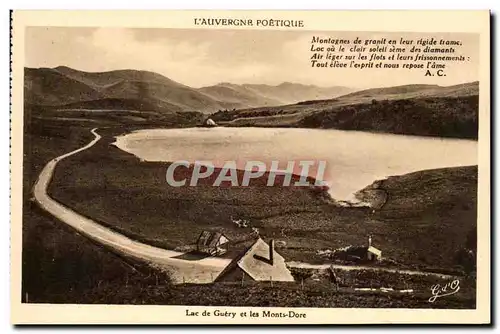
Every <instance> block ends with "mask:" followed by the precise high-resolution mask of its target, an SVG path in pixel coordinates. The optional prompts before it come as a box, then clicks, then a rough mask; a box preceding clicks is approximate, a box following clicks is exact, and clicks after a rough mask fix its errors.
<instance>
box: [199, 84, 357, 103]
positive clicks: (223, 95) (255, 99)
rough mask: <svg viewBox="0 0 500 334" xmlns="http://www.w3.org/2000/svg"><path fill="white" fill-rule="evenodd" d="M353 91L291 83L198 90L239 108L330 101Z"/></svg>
mask: <svg viewBox="0 0 500 334" xmlns="http://www.w3.org/2000/svg"><path fill="white" fill-rule="evenodd" d="M353 90H354V89H353V88H349V87H342V86H334V87H318V86H314V85H302V84H297V83H291V82H284V83H282V84H279V85H277V86H271V85H258V84H243V85H236V84H230V83H220V84H218V85H215V86H209V87H203V88H200V91H202V92H205V93H207V94H209V95H211V96H214V97H215V98H216V99H218V100H220V101H228V102H238V103H239V104H240V106H239V108H248V107H262V106H279V105H285V104H290V103H297V102H300V101H304V100H319V99H332V98H334V97H337V96H340V95H343V94H346V93H349V92H351V91H353Z"/></svg>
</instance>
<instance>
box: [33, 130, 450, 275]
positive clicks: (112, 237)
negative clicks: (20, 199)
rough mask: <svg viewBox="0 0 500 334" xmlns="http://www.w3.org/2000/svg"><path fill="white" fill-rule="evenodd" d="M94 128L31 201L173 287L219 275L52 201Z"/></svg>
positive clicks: (49, 168) (214, 266) (218, 263)
mask: <svg viewBox="0 0 500 334" xmlns="http://www.w3.org/2000/svg"><path fill="white" fill-rule="evenodd" d="M96 130H97V128H94V129H92V130H91V132H92V134H93V135H94V137H95V138H94V139H93V140H92V141H91V142H90V143H88V144H87V145H85V146H83V147H81V148H79V149H76V150H74V151H71V152H69V153H66V154H64V155H61V156H59V157H57V158H55V159H52V160H50V161H49V162H48V163H47V165H45V167H44V168H43V170H42V172H41V173H40V175H39V176H38V179H37V181H36V183H35V185H34V188H33V195H34V199H35V201H36V202H37V203H38V204H39V205H40V206H41V207H42V208H43V209H44V210H46V211H47V212H49V213H50V214H52V215H53V216H54V217H56V218H57V219H59V220H60V221H62V222H64V223H65V224H67V225H69V226H71V227H73V228H74V229H75V230H76V231H78V232H79V233H80V234H82V235H84V236H86V237H88V238H89V239H92V240H94V241H96V242H98V243H100V244H102V245H104V246H105V247H108V248H110V249H112V250H114V251H115V252H117V253H120V254H123V255H126V256H128V257H132V258H134V259H137V260H141V261H145V262H146V263H148V264H149V265H151V266H153V267H156V268H159V269H161V270H164V271H167V272H168V273H169V276H170V278H171V280H172V282H173V283H184V282H185V283H211V282H213V281H214V279H215V278H216V277H217V276H218V275H219V273H220V272H221V271H222V270H223V269H224V268H225V267H226V266H227V265H228V264H229V263H230V261H231V260H230V259H223V258H216V257H207V258H203V259H198V260H185V259H180V258H176V257H179V256H182V255H183V253H180V252H176V251H172V250H166V249H163V248H158V247H153V246H150V245H147V244H144V243H140V242H137V241H134V240H132V239H130V238H128V237H126V236H124V235H122V234H120V233H117V232H115V231H113V230H111V229H109V228H106V227H104V226H102V225H100V224H98V223H96V222H94V221H93V220H92V219H89V218H87V217H84V216H82V215H80V214H78V213H77V212H75V211H73V210H72V209H70V208H68V207H66V206H64V205H63V204H61V203H59V202H57V201H55V200H54V199H52V198H51V197H50V196H49V195H48V193H47V188H48V186H49V184H50V181H51V180H52V176H53V174H54V170H55V168H56V166H57V164H58V163H59V162H60V161H61V160H63V159H66V158H68V157H70V156H72V155H75V154H77V153H79V152H82V151H84V150H87V149H89V148H90V147H92V146H94V145H95V144H96V143H97V142H98V141H99V139H101V136H100V135H99V134H98V133H97V132H96ZM289 265H291V266H293V267H303V268H304V267H308V268H328V266H329V265H321V266H315V265H310V264H307V263H301V262H291V263H289ZM334 267H339V269H345V270H357V269H358V270H362V269H371V270H384V271H391V272H393V271H394V269H392V270H391V269H388V268H380V267H379V268H369V267H356V266H340V265H339V266H336V265H334ZM400 272H405V273H408V274H416V275H436V276H440V277H446V275H442V274H434V273H427V272H419V271H400Z"/></svg>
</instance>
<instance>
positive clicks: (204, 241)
mask: <svg viewBox="0 0 500 334" xmlns="http://www.w3.org/2000/svg"><path fill="white" fill-rule="evenodd" d="M222 236H223V234H222V233H220V232H210V231H203V232H201V234H200V236H199V237H198V240H197V241H196V243H197V244H198V245H199V246H205V247H215V245H216V244H217V241H218V240H219V239H220V238H221V237H222ZM225 238H226V239H228V238H227V237H225ZM228 240H229V239H228Z"/></svg>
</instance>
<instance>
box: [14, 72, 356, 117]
mask: <svg viewBox="0 0 500 334" xmlns="http://www.w3.org/2000/svg"><path fill="white" fill-rule="evenodd" d="M352 91H354V89H352V88H347V87H342V86H338V87H327V88H325V87H317V86H313V85H302V84H297V83H289V82H285V83H282V84H280V85H277V86H271V85H252V84H243V85H236V84H230V83H220V84H217V85H214V86H208V87H202V88H193V87H189V86H186V85H183V84H181V83H179V82H176V81H174V80H171V79H169V78H167V77H165V76H163V75H161V74H158V73H154V72H148V71H137V70H116V71H109V72H84V71H79V70H75V69H72V68H69V67H66V66H59V67H56V68H25V83H24V96H25V103H27V104H29V105H38V106H57V107H60V108H63V107H64V106H68V107H71V108H79V107H80V108H87V107H88V106H92V107H96V106H99V105H100V102H99V101H102V104H103V105H105V106H107V107H109V106H110V101H114V102H116V103H118V105H127V103H125V102H123V101H121V102H120V100H128V99H133V100H136V101H143V103H144V107H145V108H148V109H151V108H153V109H155V110H156V111H165V112H183V111H198V112H202V113H206V114H208V113H213V112H216V111H218V110H226V109H242V108H251V107H261V106H278V105H284V104H293V103H297V102H300V101H304V100H311V99H326V98H334V97H337V96H340V95H343V94H346V93H350V92H352ZM118 105H117V106H118ZM134 105H135V104H134Z"/></svg>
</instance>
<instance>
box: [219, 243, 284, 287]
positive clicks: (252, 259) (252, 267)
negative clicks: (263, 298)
mask: <svg viewBox="0 0 500 334" xmlns="http://www.w3.org/2000/svg"><path fill="white" fill-rule="evenodd" d="M269 255H270V253H269V245H268V244H267V243H266V242H265V241H264V240H262V239H261V238H258V239H257V240H256V241H255V242H254V243H253V245H252V246H250V247H249V248H247V249H246V250H245V252H242V253H241V254H240V255H239V256H237V257H236V258H235V259H234V260H233V261H231V263H230V264H229V265H228V266H227V267H226V268H225V269H224V270H223V271H222V272H221V274H220V275H219V277H218V278H217V279H219V278H220V277H223V276H224V275H225V274H226V273H228V272H230V271H231V270H233V269H234V268H236V267H239V268H241V270H243V271H244V272H245V273H246V274H247V275H248V276H250V277H251V278H253V279H254V280H256V281H270V280H273V281H287V282H291V281H293V280H294V279H293V276H292V274H291V273H290V270H289V269H288V268H287V266H286V263H285V259H284V258H283V257H282V256H281V255H280V254H278V252H276V250H274V252H273V263H272V264H271V263H270V262H269V261H266V260H265V259H269Z"/></svg>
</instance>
